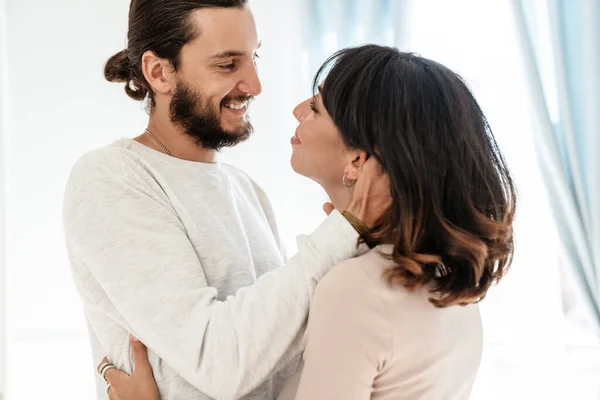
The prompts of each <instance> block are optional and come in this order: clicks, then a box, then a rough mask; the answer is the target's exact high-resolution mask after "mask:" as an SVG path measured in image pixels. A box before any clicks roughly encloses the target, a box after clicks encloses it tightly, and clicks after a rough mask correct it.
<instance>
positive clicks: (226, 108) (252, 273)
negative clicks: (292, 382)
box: [64, 0, 385, 400]
mask: <svg viewBox="0 0 600 400" xmlns="http://www.w3.org/2000/svg"><path fill="white" fill-rule="evenodd" d="M259 45H260V43H259V41H258V38H257V33H256V27H255V23H254V18H253V15H252V12H251V11H250V9H249V8H248V7H247V4H246V1H244V0H207V1H199V0H198V1H181V0H133V1H132V3H131V8H130V14H129V33H128V48H127V49H126V50H123V51H122V52H120V53H118V54H116V55H115V56H113V57H112V58H111V59H110V60H109V61H108V63H107V65H106V68H105V75H106V78H107V79H108V80H110V81H119V82H124V83H125V89H126V92H127V94H128V95H129V96H130V97H132V98H134V99H136V100H144V99H147V101H148V107H149V114H150V118H149V122H148V128H147V129H146V131H145V132H144V133H143V134H142V135H140V136H138V137H136V138H135V139H133V140H131V139H121V140H119V141H117V142H115V143H114V144H112V145H110V146H107V147H105V148H102V149H99V150H96V151H93V152H91V153H89V154H87V155H85V156H84V157H82V158H81V159H80V160H79V161H78V163H77V164H76V165H75V167H74V168H73V171H72V174H71V177H70V179H69V183H68V185H67V189H66V194H65V208H64V223H65V235H66V242H67V247H68V251H69V257H70V261H71V267H72V271H73V275H74V279H75V282H76V285H77V287H78V290H79V292H80V295H81V299H82V302H83V305H84V310H85V314H86V318H87V321H88V330H89V335H90V340H91V343H92V348H93V354H94V359H95V360H96V361H99V360H100V359H102V357H103V356H104V355H105V354H107V355H108V358H109V360H110V361H112V362H113V363H114V364H115V365H116V366H117V367H119V368H120V369H123V370H125V371H128V372H131V371H132V370H133V365H132V364H133V360H132V359H131V356H130V351H129V340H128V338H129V333H132V334H134V335H135V336H136V337H137V338H139V339H140V340H141V341H142V342H143V343H145V344H146V345H147V346H148V348H149V358H150V362H151V365H152V367H153V370H154V377H155V378H156V381H157V383H158V387H159V390H160V395H161V397H162V398H165V399H177V400H185V399H194V400H196V399H206V398H217V399H237V398H246V399H273V398H275V397H276V396H277V393H278V391H279V389H280V387H281V383H282V380H283V379H284V378H285V377H286V371H287V370H289V369H291V368H293V367H294V365H295V362H296V360H297V359H298V357H299V355H300V353H301V351H302V345H301V338H302V334H303V330H304V325H305V320H306V317H307V312H308V307H309V301H310V298H311V295H312V293H313V290H314V288H315V285H316V283H317V281H318V280H319V279H320V278H321V277H322V276H323V275H324V274H325V273H326V272H327V270H328V269H329V268H330V267H331V266H332V265H334V264H336V263H338V262H340V261H342V260H343V259H346V258H349V257H352V256H354V255H356V254H357V251H358V250H357V246H356V243H357V238H358V234H357V233H356V231H355V229H354V228H353V227H352V226H351V225H350V224H349V223H348V222H347V220H346V219H345V218H344V217H343V216H342V215H341V214H340V213H338V212H337V211H333V212H331V214H330V215H329V217H328V218H327V219H326V220H325V222H324V223H323V224H322V225H321V226H320V227H319V228H318V230H317V231H316V232H314V233H313V234H312V235H310V236H307V237H301V238H299V241H298V247H299V253H298V254H297V255H296V256H294V257H292V258H291V259H290V260H289V261H288V262H287V264H285V265H284V256H283V254H282V252H281V246H280V240H279V237H278V233H277V228H276V226H275V220H274V217H273V213H272V210H271V208H270V206H269V203H268V200H267V198H266V196H265V194H264V193H263V192H262V191H261V189H260V188H258V187H257V186H256V185H255V184H254V182H253V181H252V180H250V179H249V178H248V177H247V176H246V175H245V174H244V173H242V172H241V171H239V170H237V169H235V168H232V167H230V166H227V165H221V164H220V163H219V162H217V161H216V153H217V151H218V150H219V149H220V148H222V147H224V146H233V145H235V144H236V143H238V142H241V141H242V140H244V139H246V138H247V137H248V136H249V135H250V133H251V131H252V127H251V125H250V123H249V121H248V118H247V115H246V112H247V107H248V102H249V101H250V100H251V99H252V98H253V97H254V96H257V95H258V94H259V93H260V92H261V84H260V81H259V78H258V75H257V72H256V65H255V58H256V57H257V56H256V51H257V50H258V47H259ZM367 175H368V174H367ZM374 176H375V175H374ZM361 180H362V182H361V181H359V183H358V184H357V185H356V190H355V193H354V197H353V199H352V201H351V205H350V207H349V208H348V210H347V211H348V212H349V213H350V214H349V215H352V214H354V215H355V216H356V217H358V218H359V219H361V220H362V221H364V222H365V223H367V224H371V223H373V221H374V220H375V216H377V215H378V209H379V208H381V207H382V206H381V205H378V204H374V199H379V197H378V196H377V193H376V192H377V191H376V190H367V189H368V187H369V186H370V185H371V184H372V183H373V182H376V179H375V180H372V179H370V178H369V176H366V177H364V178H363V177H361ZM384 197H385V196H384ZM377 201H379V200H377ZM377 201H375V203H377ZM280 266H281V267H280ZM277 267H280V268H277ZM105 387H106V386H105V384H104V382H103V381H102V380H100V379H99V380H98V382H97V389H98V398H103V397H104V396H105V394H104V390H105Z"/></svg>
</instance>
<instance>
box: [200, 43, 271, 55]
mask: <svg viewBox="0 0 600 400" xmlns="http://www.w3.org/2000/svg"><path fill="white" fill-rule="evenodd" d="M261 45H262V42H259V43H258V46H257V47H256V50H258V49H260V46H261ZM246 54H247V53H246V52H245V51H239V50H225V51H222V52H220V53H218V54H215V55H214V56H211V57H210V58H231V57H242V56H245V55H246Z"/></svg>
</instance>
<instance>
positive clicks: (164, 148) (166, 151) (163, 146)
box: [146, 129, 173, 157]
mask: <svg viewBox="0 0 600 400" xmlns="http://www.w3.org/2000/svg"><path fill="white" fill-rule="evenodd" d="M146 133H147V134H148V135H150V137H151V138H152V139H154V141H155V142H156V143H157V144H158V145H159V146H160V148H161V149H163V151H164V152H165V153H167V154H168V155H170V156H171V157H173V153H171V152H170V151H169V149H167V146H165V145H164V144H162V142H161V141H160V140H158V138H157V137H156V136H154V134H153V133H152V132H150V131H149V130H148V129H146Z"/></svg>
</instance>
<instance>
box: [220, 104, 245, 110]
mask: <svg viewBox="0 0 600 400" xmlns="http://www.w3.org/2000/svg"><path fill="white" fill-rule="evenodd" d="M247 104H248V103H241V104H232V103H229V104H225V107H228V108H231V109H232V110H241V109H242V108H244V107H246V105H247Z"/></svg>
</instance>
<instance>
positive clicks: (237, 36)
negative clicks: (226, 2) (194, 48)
mask: <svg viewBox="0 0 600 400" xmlns="http://www.w3.org/2000/svg"><path fill="white" fill-rule="evenodd" d="M192 19H193V21H192V23H194V25H196V26H195V28H196V30H197V32H198V36H197V37H196V39H194V40H193V41H192V43H190V44H192V45H193V44H197V45H198V46H199V47H201V48H202V49H203V53H205V54H207V55H208V56H209V57H217V56H219V58H225V57H231V56H235V55H244V54H249V53H254V51H256V49H258V47H260V41H259V40H258V37H257V32H256V25H255V22H254V17H253V15H252V12H251V11H250V10H249V9H247V8H241V9H240V8H214V7H213V8H203V9H199V10H196V11H195V12H194V13H193V15H192ZM193 42H196V43H193Z"/></svg>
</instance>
